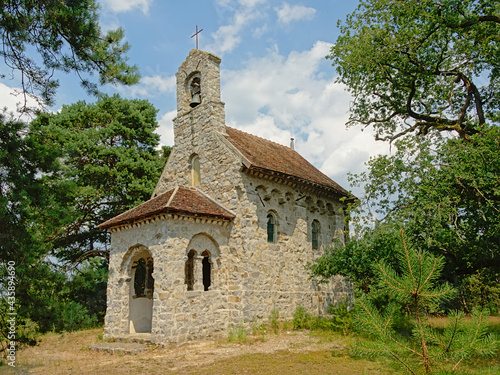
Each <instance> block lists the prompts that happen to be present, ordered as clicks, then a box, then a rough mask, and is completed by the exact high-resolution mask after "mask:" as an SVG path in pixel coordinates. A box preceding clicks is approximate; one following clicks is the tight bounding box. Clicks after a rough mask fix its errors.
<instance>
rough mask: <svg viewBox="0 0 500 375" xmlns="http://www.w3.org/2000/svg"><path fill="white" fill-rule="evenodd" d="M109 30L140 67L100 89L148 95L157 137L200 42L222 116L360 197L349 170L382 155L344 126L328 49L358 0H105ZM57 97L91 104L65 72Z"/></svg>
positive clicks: (166, 135)
mask: <svg viewBox="0 0 500 375" xmlns="http://www.w3.org/2000/svg"><path fill="white" fill-rule="evenodd" d="M99 3H100V5H101V10H100V15H101V16H100V24H101V27H102V29H103V30H104V31H106V30H109V29H116V28H117V27H122V28H123V29H124V30H125V38H126V41H127V42H128V43H129V44H130V45H131V49H130V51H129V52H128V54H127V56H128V57H129V61H128V62H129V63H130V64H132V65H137V67H138V68H139V71H140V73H141V77H142V78H141V81H140V82H139V84H137V85H135V86H120V87H116V86H111V85H110V86H107V87H104V88H103V91H104V92H106V93H108V94H114V93H118V94H120V95H121V96H122V97H126V98H130V99H135V98H138V99H147V100H149V101H150V102H151V103H152V104H153V105H154V106H155V107H156V108H157V109H158V123H159V128H158V130H157V132H158V133H159V134H160V136H161V143H162V144H164V145H173V128H172V119H173V118H174V117H175V116H176V103H175V100H176V94H175V84H176V83H175V73H176V72H177V70H178V67H179V66H180V65H181V63H182V62H183V61H184V60H185V59H186V57H187V56H188V54H189V51H190V50H191V49H193V48H195V46H196V44H195V43H196V42H195V38H191V36H192V35H193V34H194V33H195V30H196V27H197V26H198V29H203V31H202V32H201V33H200V34H199V41H198V42H199V49H201V50H204V51H207V52H211V53H213V54H215V55H217V56H219V57H220V58H221V59H222V62H221V65H220V67H221V99H222V101H223V102H224V103H225V109H226V124H227V125H228V126H231V127H234V128H237V129H241V130H243V131H246V132H249V133H252V134H255V135H258V136H261V137H264V138H267V139H270V140H273V141H275V142H278V143H280V144H283V145H287V146H288V145H289V144H290V138H291V137H293V138H295V149H296V150H297V151H298V152H299V153H300V154H301V155H302V156H304V157H305V158H306V159H307V160H309V161H310V162H311V163H312V164H313V165H315V166H316V167H317V168H318V169H320V170H321V171H322V172H323V173H325V174H326V175H328V176H329V177H330V178H332V179H333V180H334V181H336V182H337V183H339V184H340V185H341V186H343V187H344V188H346V189H347V190H352V191H353V192H354V193H355V194H356V195H357V196H361V194H362V192H361V191H360V190H359V189H357V188H354V187H351V186H349V183H348V179H347V173H348V172H351V173H359V172H361V171H363V170H365V169H366V167H365V165H364V163H365V162H366V161H368V159H369V158H370V157H371V156H375V155H376V154H379V153H386V152H387V150H388V145H387V144H385V143H381V142H376V141H375V140H374V138H373V134H372V133H371V131H370V130H369V129H364V130H363V129H361V128H359V127H353V128H349V129H346V127H345V123H346V122H347V119H348V111H349V105H350V102H351V100H352V99H351V97H350V95H349V93H348V92H347V91H346V89H345V87H343V86H342V85H340V84H338V83H336V82H335V78H336V76H337V74H336V71H335V68H334V67H333V66H332V65H331V62H330V60H327V59H326V58H325V56H326V55H327V54H328V53H329V50H330V48H331V46H332V45H333V43H334V42H335V40H336V38H337V36H338V35H339V31H338V28H337V20H338V19H345V17H346V15H347V14H349V13H352V12H353V11H354V10H355V8H356V6H357V1H355V0H350V1H349V0H347V1H346V0H322V1H317V0H316V1H314V0H298V1H295V0H287V1H283V0H279V1H275V0H191V1H182V2H181V1H160V0H99ZM9 77H10V75H8V76H7V78H5V79H2V80H0V100H1V101H2V103H3V106H7V107H9V108H15V103H16V100H17V101H18V100H19V99H16V98H15V97H13V96H11V95H9V91H10V90H11V89H13V88H16V80H15V79H10V78H9ZM59 79H60V85H61V86H60V88H59V90H58V94H57V96H56V103H55V105H54V107H52V108H51V110H53V111H57V110H58V109H60V108H61V106H62V105H64V104H72V103H75V102H77V101H79V100H85V101H86V102H87V103H92V102H94V101H95V100H96V99H95V98H93V97H89V96H87V95H86V93H85V91H84V89H83V88H81V87H80V86H79V84H78V82H79V81H78V78H77V77H76V75H75V74H68V75H61V76H60V77H59Z"/></svg>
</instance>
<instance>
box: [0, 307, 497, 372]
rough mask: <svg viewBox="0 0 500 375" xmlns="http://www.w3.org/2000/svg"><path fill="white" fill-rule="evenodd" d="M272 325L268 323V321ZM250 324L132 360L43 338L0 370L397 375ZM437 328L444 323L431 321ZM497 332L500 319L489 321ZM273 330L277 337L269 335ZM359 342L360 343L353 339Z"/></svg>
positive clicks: (281, 327)
mask: <svg viewBox="0 0 500 375" xmlns="http://www.w3.org/2000/svg"><path fill="white" fill-rule="evenodd" d="M271 320H273V319H271ZM269 323H273V324H272V325H271V324H264V323H259V324H255V326H254V328H253V332H251V331H249V332H245V334H244V335H243V333H241V332H243V331H242V330H240V329H238V327H235V329H234V340H233V341H232V342H230V340H229V338H226V339H222V340H219V341H212V342H204V343H193V344H185V345H181V346H174V345H172V346H168V347H158V346H152V347H151V348H150V349H149V350H148V351H145V352H142V353H140V354H137V355H127V354H123V353H122V354H114V355H113V354H108V353H101V352H94V351H92V350H89V349H88V347H89V345H91V344H95V343H100V342H102V329H92V330H84V331H78V332H72V333H64V334H53V333H49V334H47V335H44V336H42V341H41V343H40V344H39V345H37V346H35V347H30V348H26V349H24V350H21V351H19V352H18V353H17V367H16V369H11V368H10V367H8V366H5V365H4V366H0V373H1V374H4V373H5V374H20V373H21V374H22V373H29V374H31V373H33V374H54V375H57V374H106V375H114V374H152V375H154V374H191V375H217V374H256V375H258V374H276V373H283V374H311V375H322V374H354V375H356V374H359V375H375V374H387V375H389V374H399V373H400V372H398V371H397V370H394V369H392V368H391V367H390V365H389V363H388V362H387V361H385V360H383V359H376V360H367V359H355V358H353V357H351V356H350V354H349V346H350V345H351V344H352V342H353V341H354V339H355V338H356V337H355V335H354V334H350V335H347V336H345V335H344V334H343V333H341V332H339V333H336V332H333V331H331V330H321V329H315V330H310V331H308V330H291V325H290V323H287V322H278V319H276V320H275V321H274V322H269ZM433 324H434V325H435V326H436V327H439V325H440V324H443V319H439V318H434V319H433ZM490 327H491V330H492V331H494V332H500V318H499V317H493V318H490ZM274 328H276V332H277V333H276V334H275V333H274ZM358 338H359V337H358ZM453 374H456V375H465V374H477V375H494V374H500V356H499V355H497V356H496V357H494V358H487V359H481V360H474V361H470V362H468V363H464V364H461V365H460V367H459V368H458V371H457V372H455V373H453ZM440 375H444V374H440Z"/></svg>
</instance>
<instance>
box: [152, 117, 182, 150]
mask: <svg viewBox="0 0 500 375" xmlns="http://www.w3.org/2000/svg"><path fill="white" fill-rule="evenodd" d="M175 116H177V110H173V111H170V112H167V113H165V114H164V115H163V116H162V117H161V118H160V120H159V121H158V129H157V130H156V132H157V133H158V134H159V135H160V143H161V144H162V145H165V146H173V145H174V123H173V122H172V120H173V119H174V118H175Z"/></svg>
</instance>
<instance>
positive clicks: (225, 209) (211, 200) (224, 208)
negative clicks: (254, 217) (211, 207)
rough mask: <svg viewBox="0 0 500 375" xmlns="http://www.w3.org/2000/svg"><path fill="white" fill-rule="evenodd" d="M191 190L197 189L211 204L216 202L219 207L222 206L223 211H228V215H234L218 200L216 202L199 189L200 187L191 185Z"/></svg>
mask: <svg viewBox="0 0 500 375" xmlns="http://www.w3.org/2000/svg"><path fill="white" fill-rule="evenodd" d="M192 190H194V191H197V192H198V193H199V194H201V195H203V196H204V197H205V198H207V199H208V200H209V201H210V202H212V203H213V204H216V205H217V206H219V207H220V208H222V209H223V210H224V211H226V212H227V213H229V214H230V215H233V216H236V215H235V214H234V213H233V212H231V211H230V210H228V209H227V208H226V207H224V206H223V205H222V204H220V203H219V202H217V201H216V200H215V199H213V198H212V197H210V196H208V195H207V194H205V193H204V192H203V191H201V190H200V189H198V188H196V187H193V188H192Z"/></svg>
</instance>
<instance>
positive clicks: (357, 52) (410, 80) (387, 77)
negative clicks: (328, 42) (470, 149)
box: [329, 0, 500, 139]
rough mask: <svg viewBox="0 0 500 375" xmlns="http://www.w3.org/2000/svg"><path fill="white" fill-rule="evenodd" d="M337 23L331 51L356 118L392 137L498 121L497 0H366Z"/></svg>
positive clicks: (461, 130) (465, 130) (466, 129)
mask: <svg viewBox="0 0 500 375" xmlns="http://www.w3.org/2000/svg"><path fill="white" fill-rule="evenodd" d="M339 27H340V32H341V35H340V36H339V37H338V39H337V41H336V42H335V43H334V46H333V47H332V49H331V54H330V55H329V58H330V59H332V60H333V65H334V66H336V67H337V72H338V73H339V78H338V81H339V82H341V83H343V84H345V85H346V86H347V88H348V90H349V91H350V92H351V94H352V95H353V96H354V100H353V105H352V106H351V108H350V123H351V124H361V125H363V126H373V127H374V129H375V131H376V133H377V137H379V138H382V139H395V138H397V137H398V136H401V135H403V134H408V133H410V132H418V133H421V134H425V133H427V132H428V131H429V130H430V129H435V130H439V131H443V130H451V131H454V132H456V133H457V134H459V135H460V136H462V137H465V136H467V135H471V134H474V133H476V132H477V131H478V129H479V127H481V126H482V125H484V124H485V123H487V121H488V120H489V121H491V122H496V123H498V120H499V117H498V109H499V104H500V90H499V89H500V69H499V68H500V65H499V61H500V60H499V58H498V56H499V54H500V48H499V43H498V42H499V38H498V35H500V8H499V1H498V0H493V1H483V0H462V1H456V0H440V1H435V0H423V1H407V2H399V1H392V0H362V1H360V4H359V6H358V8H357V9H356V11H355V12H354V13H352V14H351V15H349V16H348V17H347V19H346V20H345V22H343V23H341V22H339Z"/></svg>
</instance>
